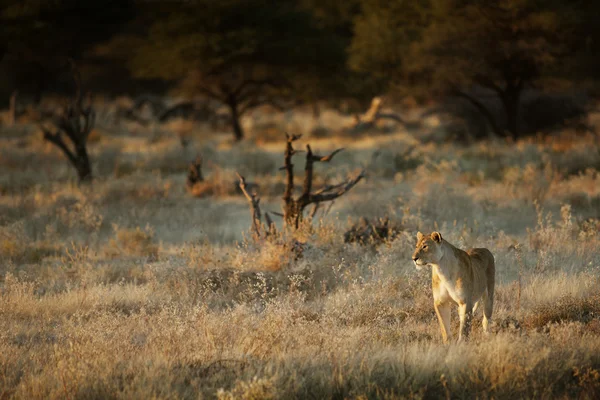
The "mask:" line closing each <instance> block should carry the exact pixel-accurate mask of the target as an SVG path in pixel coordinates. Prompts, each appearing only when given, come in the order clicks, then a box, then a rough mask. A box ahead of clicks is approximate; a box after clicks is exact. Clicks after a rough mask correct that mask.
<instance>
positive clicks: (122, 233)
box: [105, 224, 158, 261]
mask: <svg viewBox="0 0 600 400" xmlns="http://www.w3.org/2000/svg"><path fill="white" fill-rule="evenodd" d="M113 231H114V238H112V239H110V241H109V242H108V244H107V246H106V248H105V253H106V254H107V255H108V256H109V257H113V258H114V257H118V256H123V255H133V256H141V257H147V258H148V259H149V260H150V261H155V260H156V259H157V258H158V245H157V244H156V243H155V240H154V230H153V229H152V228H151V227H150V226H146V228H144V229H143V230H142V229H141V228H140V227H136V228H135V229H126V228H121V227H119V226H118V225H117V224H114V225H113Z"/></svg>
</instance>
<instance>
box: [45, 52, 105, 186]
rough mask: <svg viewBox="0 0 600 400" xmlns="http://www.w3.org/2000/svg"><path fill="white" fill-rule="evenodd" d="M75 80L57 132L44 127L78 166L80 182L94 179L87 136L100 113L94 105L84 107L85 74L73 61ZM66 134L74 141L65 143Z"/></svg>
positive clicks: (50, 138) (59, 119)
mask: <svg viewBox="0 0 600 400" xmlns="http://www.w3.org/2000/svg"><path fill="white" fill-rule="evenodd" d="M71 69H72V72H73V80H74V82H75V97H74V98H73V99H72V100H71V102H70V104H69V105H67V107H65V108H64V109H63V111H62V114H61V115H59V116H58V117H57V118H56V120H55V122H54V123H55V125H56V127H57V129H56V131H54V132H52V131H50V130H48V129H47V128H45V127H44V126H41V129H42V131H43V132H44V139H45V140H47V141H49V142H50V143H52V144H54V145H55V146H57V147H58V148H59V149H61V150H62V152H63V153H64V154H65V156H66V157H67V159H68V160H69V161H70V162H71V164H72V165H73V166H74V167H75V170H76V171H77V176H78V178H79V182H80V183H82V182H90V181H91V180H92V168H91V166H90V159H89V156H88V151H87V139H88V137H89V134H90V132H91V130H92V128H93V126H94V122H95V120H96V114H95V112H94V110H93V109H92V106H91V104H88V106H87V107H84V106H83V100H82V92H81V75H80V73H79V70H78V69H77V66H76V65H75V63H74V62H73V61H71ZM65 136H66V137H67V138H68V140H69V142H70V144H67V143H66V142H65Z"/></svg>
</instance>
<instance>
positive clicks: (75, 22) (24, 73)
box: [0, 0, 134, 102]
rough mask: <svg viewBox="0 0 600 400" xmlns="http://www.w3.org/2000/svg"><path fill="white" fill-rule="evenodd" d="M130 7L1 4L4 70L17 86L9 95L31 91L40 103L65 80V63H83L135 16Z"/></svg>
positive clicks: (128, 2) (111, 1) (118, 0)
mask: <svg viewBox="0 0 600 400" xmlns="http://www.w3.org/2000/svg"><path fill="white" fill-rule="evenodd" d="M133 3H134V2H133V0H107V1H100V0H89V1H84V2H82V1H78V0H56V1H41V0H21V1H14V0H13V1H11V0H1V4H2V7H0V24H1V25H2V28H3V29H2V31H3V32H2V38H1V39H2V41H3V42H4V43H5V46H4V50H5V54H4V57H3V59H2V67H3V70H4V71H10V72H11V82H10V84H11V86H18V87H11V88H8V90H9V91H12V90H14V89H20V91H21V92H31V93H32V94H33V95H34V100H35V101H36V102H39V100H40V98H41V95H42V93H43V92H44V91H45V90H47V89H48V88H49V87H50V86H51V85H53V84H54V83H55V82H56V80H57V79H58V77H61V76H64V75H65V74H64V71H65V70H66V66H68V59H69V58H73V59H76V60H81V59H82V58H83V57H84V55H85V53H86V51H87V50H88V49H89V48H90V47H91V46H93V45H94V44H95V43H99V42H101V41H105V40H107V38H109V37H110V36H111V35H112V34H113V33H115V32H117V31H118V30H119V29H120V28H121V26H122V24H123V23H124V22H125V21H127V20H128V19H130V18H131V17H132V16H133V12H134V9H133ZM79 64H80V66H82V63H81V62H79ZM5 73H6V72H5ZM69 86H70V84H69Z"/></svg>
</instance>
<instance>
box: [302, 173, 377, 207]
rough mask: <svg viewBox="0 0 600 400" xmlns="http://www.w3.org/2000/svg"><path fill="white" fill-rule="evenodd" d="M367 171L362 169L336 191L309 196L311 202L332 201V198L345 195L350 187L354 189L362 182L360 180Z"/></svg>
mask: <svg viewBox="0 0 600 400" xmlns="http://www.w3.org/2000/svg"><path fill="white" fill-rule="evenodd" d="M365 172H366V171H365V170H362V171H361V172H360V174H358V175H357V176H356V177H354V178H352V179H349V180H348V181H346V182H345V183H344V185H343V186H341V187H340V188H339V189H338V190H336V191H335V192H331V193H322V194H313V195H311V196H310V197H309V203H315V202H320V201H331V200H334V199H337V198H338V197H340V196H341V195H343V194H344V193H346V192H348V191H349V190H350V189H352V188H353V187H354V186H355V185H356V184H357V183H358V182H360V180H361V179H362V178H364V177H365Z"/></svg>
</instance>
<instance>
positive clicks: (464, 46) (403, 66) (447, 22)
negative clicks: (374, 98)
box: [353, 0, 575, 137]
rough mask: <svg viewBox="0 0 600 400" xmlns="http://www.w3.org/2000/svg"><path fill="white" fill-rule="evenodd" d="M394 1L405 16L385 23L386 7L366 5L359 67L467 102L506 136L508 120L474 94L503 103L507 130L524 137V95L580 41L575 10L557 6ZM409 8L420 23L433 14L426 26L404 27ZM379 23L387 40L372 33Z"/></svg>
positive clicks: (512, 1) (537, 0)
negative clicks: (574, 31)
mask: <svg viewBox="0 0 600 400" xmlns="http://www.w3.org/2000/svg"><path fill="white" fill-rule="evenodd" d="M390 4H393V5H394V7H395V8H396V10H397V11H398V12H397V13H396V14H393V15H392V16H390V15H389V14H388V16H387V17H386V18H387V19H384V20H383V23H382V22H381V21H382V20H381V19H380V18H377V16H380V15H383V14H382V11H381V10H382V8H381V7H379V8H378V7H371V8H369V7H365V9H364V11H365V13H364V15H363V17H362V19H359V20H358V22H357V24H356V36H355V39H354V43H353V50H354V51H355V53H356V54H354V55H353V56H354V60H355V61H354V62H355V67H356V68H358V69H372V70H374V71H377V70H383V71H385V70H392V71H394V72H395V75H393V77H394V78H396V81H397V82H399V83H401V84H403V85H407V86H412V87H419V86H421V87H425V88H426V89H427V91H428V92H429V93H438V94H442V95H455V96H459V97H462V98H465V99H466V100H468V101H469V102H470V103H472V104H473V105H474V106H475V107H476V108H477V109H478V111H480V112H481V113H482V115H483V116H484V117H485V118H486V119H487V121H488V122H489V124H490V126H491V128H492V130H493V131H494V132H495V133H496V134H498V135H502V136H504V132H505V130H504V129H502V128H501V121H497V120H496V119H495V118H494V116H493V114H492V112H491V111H490V110H489V109H488V108H487V107H486V106H485V105H484V104H483V103H482V102H480V101H479V100H478V99H477V98H476V97H475V96H472V95H471V94H470V92H469V89H470V88H472V87H475V86H479V87H483V88H486V89H488V90H491V91H492V92H493V93H495V94H496V95H497V96H498V98H499V99H500V101H501V103H502V106H503V110H504V114H505V118H506V124H505V126H506V131H507V132H508V133H509V134H510V135H511V136H512V137H517V136H518V134H519V126H518V120H519V103H520V99H521V95H522V93H523V90H524V89H525V88H526V87H528V86H532V85H535V84H539V83H541V82H543V80H544V78H547V77H549V76H552V75H553V74H554V73H555V70H556V68H557V67H558V66H559V65H560V63H561V62H562V61H564V60H565V58H566V56H567V55H568V54H569V51H568V50H569V49H570V48H571V46H570V45H571V44H572V42H571V40H570V39H571V38H570V37H569V34H570V32H571V30H570V29H569V27H570V26H573V25H574V22H575V19H574V18H572V16H573V13H570V12H569V11H572V10H573V7H572V6H571V5H570V4H569V5H566V4H561V3H560V2H557V1H543V0H495V1H488V0H475V1H467V0H430V1H419V2H416V3H412V2H409V1H408V0H394V1H392V2H390ZM415 4H418V5H420V6H421V7H420V8H415ZM385 7H388V8H389V7H392V6H391V5H386V6H385ZM402 8H406V9H407V10H412V11H410V12H408V13H404V14H408V18H409V19H411V20H413V21H414V20H416V19H417V17H418V16H420V15H425V16H426V18H425V19H423V20H422V22H423V24H422V25H421V24H416V25H415V24H414V23H408V25H405V24H402V23H400V21H406V20H407V19H406V18H407V16H406V15H402V14H399V13H400V10H401V9H402ZM415 10H418V11H422V10H424V12H425V13H423V12H420V13H415V12H414V11H415ZM411 15H414V16H413V17H412V18H411V17H410V16H411ZM374 25H377V27H378V28H377V29H378V30H377V31H375V32H376V33H377V32H380V35H376V34H375V35H374V34H373V32H370V31H369V29H367V28H368V27H370V26H374ZM419 26H421V27H419ZM413 28H414V29H413ZM379 37H383V38H384V40H379ZM386 48H389V49H392V50H390V51H387V52H386V51H385V50H386ZM397 50H401V51H397Z"/></svg>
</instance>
